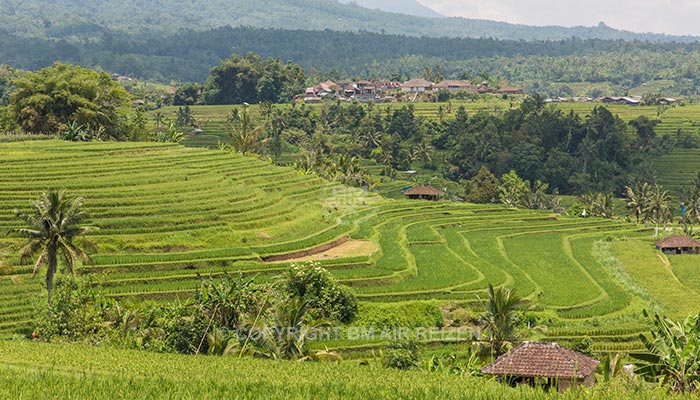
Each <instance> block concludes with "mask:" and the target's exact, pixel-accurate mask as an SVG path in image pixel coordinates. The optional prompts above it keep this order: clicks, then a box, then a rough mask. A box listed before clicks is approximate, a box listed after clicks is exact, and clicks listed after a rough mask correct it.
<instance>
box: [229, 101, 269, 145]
mask: <svg viewBox="0 0 700 400" xmlns="http://www.w3.org/2000/svg"><path fill="white" fill-rule="evenodd" d="M226 132H227V133H228V135H229V137H230V138H231V141H232V142H233V148H234V149H236V150H237V151H239V152H240V153H242V154H250V153H256V154H259V153H260V152H261V151H262V149H263V148H264V146H265V143H266V142H267V141H268V139H267V138H265V125H263V124H261V125H255V121H254V120H253V118H252V117H251V116H250V114H249V113H248V108H247V107H244V108H243V111H242V112H240V113H239V112H236V113H233V114H232V117H231V119H230V122H229V123H228V125H227V127H226Z"/></svg>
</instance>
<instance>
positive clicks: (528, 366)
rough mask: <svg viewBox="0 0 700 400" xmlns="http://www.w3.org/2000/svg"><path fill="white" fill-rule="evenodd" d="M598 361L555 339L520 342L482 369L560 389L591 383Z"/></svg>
mask: <svg viewBox="0 0 700 400" xmlns="http://www.w3.org/2000/svg"><path fill="white" fill-rule="evenodd" d="M599 363H600V361H598V360H596V359H593V358H591V357H588V356H586V355H584V354H581V353H578V352H576V351H573V350H569V349H567V348H564V347H561V346H559V345H558V344H556V343H542V342H523V343H522V344H520V345H519V346H517V347H515V348H513V349H512V350H511V351H509V352H508V353H506V354H503V355H501V356H500V357H498V358H497V359H496V360H495V361H494V362H493V363H491V364H490V365H487V366H486V367H484V368H482V369H481V372H482V373H484V374H487V375H495V376H498V377H499V378H501V379H506V380H508V381H510V382H511V383H514V384H517V383H527V384H530V385H535V384H540V385H543V386H544V387H546V388H551V387H556V388H557V390H559V391H563V390H566V389H568V388H570V387H573V386H578V385H585V386H587V387H592V386H593V384H594V383H595V374H594V372H595V369H596V367H597V366H598V364H599Z"/></svg>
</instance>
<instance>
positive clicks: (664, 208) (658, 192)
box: [644, 185, 673, 236]
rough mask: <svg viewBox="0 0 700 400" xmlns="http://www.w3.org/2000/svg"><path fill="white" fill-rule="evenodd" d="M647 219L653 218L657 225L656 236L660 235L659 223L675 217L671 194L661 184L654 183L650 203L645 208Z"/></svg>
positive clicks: (664, 222)
mask: <svg viewBox="0 0 700 400" xmlns="http://www.w3.org/2000/svg"><path fill="white" fill-rule="evenodd" d="M644 219H645V220H646V219H648V220H651V221H652V222H654V224H655V225H656V231H655V234H654V235H655V236H659V224H664V225H666V223H667V222H668V221H670V220H671V219H673V214H672V213H671V195H670V194H669V193H668V191H666V190H663V189H662V188H661V187H660V186H658V185H654V186H653V187H652V189H651V190H650V194H649V203H648V205H647V208H646V210H645V218H644Z"/></svg>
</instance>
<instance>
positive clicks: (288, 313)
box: [241, 297, 329, 360]
mask: <svg viewBox="0 0 700 400" xmlns="http://www.w3.org/2000/svg"><path fill="white" fill-rule="evenodd" d="M328 325H329V322H328V321H325V320H316V321H310V320H309V318H308V317H307V303H306V302H305V301H304V300H303V299H302V298H300V297H294V298H292V299H290V300H289V301H288V302H284V303H281V304H279V305H278V307H277V310H276V312H275V315H274V316H273V321H272V322H271V323H270V324H268V323H266V322H264V321H260V320H259V319H258V320H257V321H256V322H254V323H253V324H251V326H250V329H251V332H254V333H255V335H252V336H254V337H255V340H254V341H253V343H251V344H252V347H253V348H252V349H251V350H248V349H246V348H244V349H243V350H242V352H241V354H243V351H245V352H247V353H248V354H250V353H252V354H255V355H257V356H260V357H265V358H271V359H276V360H278V359H284V360H299V359H302V358H304V357H306V356H308V354H307V353H308V349H307V344H308V342H309V341H311V340H312V339H313V338H314V337H315V336H318V334H319V329H320V328H323V327H327V326H328ZM251 339H252V337H251ZM246 345H247V344H246ZM246 345H244V346H246Z"/></svg>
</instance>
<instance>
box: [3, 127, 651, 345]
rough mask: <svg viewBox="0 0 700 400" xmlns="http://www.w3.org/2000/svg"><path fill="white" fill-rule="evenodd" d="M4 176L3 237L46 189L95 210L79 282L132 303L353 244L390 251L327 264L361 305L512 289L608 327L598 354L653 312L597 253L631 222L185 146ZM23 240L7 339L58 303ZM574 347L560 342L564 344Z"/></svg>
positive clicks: (92, 153)
mask: <svg viewBox="0 0 700 400" xmlns="http://www.w3.org/2000/svg"><path fill="white" fill-rule="evenodd" d="M39 160H41V161H39ZM0 165H2V169H1V170H0V229H2V230H8V229H11V228H14V227H17V226H18V224H19V222H20V221H19V220H17V219H16V218H14V210H15V209H25V210H26V209H28V208H29V205H30V202H31V201H32V200H33V199H34V198H35V197H36V196H37V194H38V193H39V192H41V191H42V190H45V189H46V188H47V187H56V188H60V189H62V188H67V189H68V190H69V194H71V195H74V196H78V195H80V196H84V197H85V199H86V203H85V207H86V208H87V209H88V210H89V211H90V212H91V215H92V217H91V220H90V221H89V225H92V226H95V227H98V228H100V229H99V230H98V231H96V232H94V233H92V234H90V235H89V237H88V239H89V240H90V241H91V242H93V244H94V245H95V247H96V249H97V252H96V253H95V254H94V255H93V261H94V263H93V264H85V265H82V266H80V267H79V268H77V272H78V273H79V274H83V275H88V274H89V275H91V276H92V278H93V281H95V282H100V283H101V284H102V286H103V287H104V290H105V293H106V294H107V295H108V296H112V297H114V298H116V299H119V300H122V299H150V300H157V301H165V300H168V299H174V298H183V297H185V296H189V295H191V294H192V292H193V291H194V288H195V287H196V285H197V283H198V281H199V277H200V276H208V275H209V274H212V275H220V274H223V273H239V272H240V273H241V274H244V275H246V276H251V277H256V279H257V280H259V281H261V282H262V281H265V280H267V279H269V278H270V277H271V276H273V275H274V274H277V273H279V272H280V271H283V270H284V269H285V268H287V266H288V265H289V262H274V263H268V262H264V258H265V257H268V256H272V255H285V254H290V253H294V252H298V251H303V250H308V249H313V248H316V247H318V246H320V245H323V244H327V243H332V242H334V241H336V240H337V239H339V238H342V237H346V236H349V237H350V238H351V239H358V240H369V241H372V242H374V243H375V244H376V245H377V251H376V252H374V253H372V254H345V255H344V256H341V257H340V258H336V259H324V260H322V261H320V263H321V264H322V265H324V266H325V267H326V268H328V269H329V270H331V271H332V272H333V273H334V274H335V275H336V277H337V278H338V279H339V280H341V281H342V282H344V283H346V284H348V285H350V286H352V287H353V288H354V290H355V292H356V293H357V295H358V296H359V297H360V299H361V300H363V301H374V302H396V301H407V300H416V299H446V300H447V299H449V300H456V301H459V302H463V303H464V304H470V305H472V306H474V307H476V308H477V309H478V308H479V307H480V305H479V300H478V298H484V297H485V295H486V287H487V285H488V284H493V285H495V286H507V287H513V288H516V289H517V290H518V292H519V293H520V294H521V295H523V296H524V297H525V298H526V299H527V301H528V304H529V306H530V307H532V308H533V309H534V310H540V311H545V310H549V311H551V312H553V313H555V314H556V315H558V316H559V317H560V318H562V319H565V320H568V321H572V324H577V323H579V322H580V323H584V322H585V321H590V320H591V319H597V320H601V321H607V320H608V319H609V320H610V322H609V324H610V326H612V327H615V328H614V329H611V330H608V331H606V330H605V329H603V328H601V329H602V330H601V332H600V335H599V336H601V337H604V338H605V340H604V341H603V342H601V344H599V346H600V348H601V349H610V350H611V351H612V350H615V349H616V346H617V347H620V348H623V347H624V348H627V347H635V346H638V343H636V342H635V340H636V339H632V337H633V336H634V334H635V332H636V330H639V325H636V326H632V327H631V328H629V329H622V328H619V324H616V323H614V321H617V320H625V318H628V317H629V316H631V315H633V314H637V313H638V312H639V310H640V309H641V307H642V306H643V305H644V302H643V301H642V300H640V299H639V298H638V297H637V296H636V295H635V294H634V293H632V292H630V291H629V290H626V288H624V287H623V286H622V285H621V284H620V283H619V282H618V281H617V280H616V278H615V276H614V274H613V273H612V272H610V271H609V270H608V269H607V267H606V266H605V265H603V264H601V262H600V260H599V259H598V257H597V255H596V254H595V253H594V245H595V244H596V243H597V242H598V241H600V240H601V239H603V238H606V237H615V236H623V235H629V234H630V232H631V231H633V230H634V229H636V228H635V227H634V226H632V225H629V224H626V223H620V222H615V221H604V220H597V219H578V218H574V219H570V218H563V217H561V216H558V215H556V214H552V213H549V212H542V211H532V210H517V209H511V208H506V207H503V206H500V205H472V204H458V203H450V202H425V201H406V200H385V199H381V198H379V197H378V196H376V195H374V194H371V193H363V192H362V191H360V190H357V189H349V188H344V187H342V186H340V185H337V184H331V183H327V182H325V181H323V180H321V179H319V178H317V177H314V176H306V175H300V174H299V173H298V172H297V171H295V170H292V169H288V168H282V167H274V166H271V165H270V164H269V163H267V162H263V161H260V160H256V159H253V158H247V157H242V156H237V155H232V154H230V153H226V152H221V151H218V150H206V149H188V148H185V147H182V146H176V145H158V144H151V143H144V144H134V143H125V144H122V143H80V144H77V143H66V142H58V141H46V142H31V143H29V142H17V143H9V144H0ZM348 199H354V200H352V201H350V200H348ZM357 199H360V201H355V200H357ZM633 234H637V233H634V232H633ZM21 243H22V242H21V239H19V238H14V237H9V238H2V239H0V244H2V245H3V247H5V248H7V249H8V250H9V251H8V254H9V255H8V257H7V260H6V265H5V266H4V267H2V268H0V335H9V334H12V332H15V331H17V330H20V329H26V328H27V327H28V326H30V323H29V320H30V319H31V316H32V310H33V308H34V303H35V299H37V298H41V297H42V296H43V295H44V294H45V290H44V289H43V287H42V284H43V280H42V279H41V278H40V277H37V278H36V279H30V274H31V270H32V266H31V265H19V262H18V261H19V260H18V258H17V249H18V248H19V246H20V245H21ZM615 329H617V330H615ZM618 330H619V332H618ZM577 335H579V333H578V332H576V331H570V332H567V331H564V330H561V329H560V330H559V331H554V332H553V333H552V334H551V337H552V338H561V339H562V340H567V338H570V337H573V336H577Z"/></svg>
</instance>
